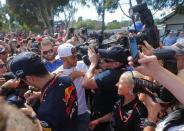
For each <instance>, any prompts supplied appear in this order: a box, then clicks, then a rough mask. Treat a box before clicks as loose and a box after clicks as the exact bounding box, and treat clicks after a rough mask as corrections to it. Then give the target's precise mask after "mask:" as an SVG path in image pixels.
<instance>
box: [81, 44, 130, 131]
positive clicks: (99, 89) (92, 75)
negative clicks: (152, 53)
mask: <svg viewBox="0 0 184 131" xmlns="http://www.w3.org/2000/svg"><path fill="white" fill-rule="evenodd" d="M98 53H99V56H98V55H97V54H96V52H95V50H94V49H93V48H89V50H88V56H89V60H90V62H91V64H90V66H89V69H88V71H87V72H86V74H85V76H84V80H83V87H84V88H85V89H93V90H95V95H94V105H93V111H92V119H93V120H94V119H97V118H99V117H102V116H104V115H105V114H108V113H110V112H112V111H113V106H114V104H115V102H116V101H117V100H118V99H119V96H118V94H117V88H116V87H115V85H116V83H117V82H118V79H119V77H120V75H121V74H122V73H123V72H124V71H125V70H126V69H125V68H126V65H127V64H128V63H127V57H128V55H129V51H128V50H127V49H125V48H123V47H121V46H114V47H111V48H109V49H99V50H98ZM97 64H99V66H100V68H101V69H102V71H101V72H100V73H98V74H96V66H97ZM108 128H109V123H108V122H107V123H101V124H99V125H98V126H96V128H95V129H94V130H95V131H102V130H107V129H108Z"/></svg>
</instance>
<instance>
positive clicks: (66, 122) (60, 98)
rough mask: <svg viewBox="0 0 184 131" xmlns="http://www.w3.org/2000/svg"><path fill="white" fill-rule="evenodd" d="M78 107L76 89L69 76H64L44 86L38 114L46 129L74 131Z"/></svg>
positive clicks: (49, 130) (50, 130)
mask: <svg viewBox="0 0 184 131" xmlns="http://www.w3.org/2000/svg"><path fill="white" fill-rule="evenodd" d="M77 109H78V108H77V93H76V89H75V87H74V85H73V83H72V81H71V79H70V78H69V77H67V76H62V77H55V78H54V79H53V80H51V81H50V82H49V83H48V84H47V86H46V87H44V88H43V90H42V97H41V103H40V107H39V109H38V113H37V114H38V118H39V120H40V121H41V125H42V127H43V129H44V130H46V131H47V130H48V131H74V130H75V129H76V125H75V123H76V117H77Z"/></svg>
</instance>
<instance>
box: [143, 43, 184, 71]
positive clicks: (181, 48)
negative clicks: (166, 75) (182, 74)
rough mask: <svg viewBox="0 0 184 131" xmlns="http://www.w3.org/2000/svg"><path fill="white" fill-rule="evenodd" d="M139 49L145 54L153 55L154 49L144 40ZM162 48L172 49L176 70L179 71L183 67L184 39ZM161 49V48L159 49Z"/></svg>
mask: <svg viewBox="0 0 184 131" xmlns="http://www.w3.org/2000/svg"><path fill="white" fill-rule="evenodd" d="M141 49H142V51H143V53H144V54H145V55H153V54H154V52H155V49H154V48H152V46H151V45H149V44H148V42H146V41H144V45H141ZM163 49H166V50H171V51H174V52H175V53H176V54H175V58H176V61H177V69H178V71H181V70H183V69H184V62H183V61H184V40H181V41H179V42H176V43H175V44H174V45H172V46H167V47H166V46H164V47H163ZM160 50H162V48H161V49H160Z"/></svg>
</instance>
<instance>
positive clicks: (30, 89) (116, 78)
mask: <svg viewBox="0 0 184 131" xmlns="http://www.w3.org/2000/svg"><path fill="white" fill-rule="evenodd" d="M129 33H130V34H128V35H129V36H131V32H129ZM169 34H170V33H169ZM171 34H172V32H171ZM180 34H181V35H180V37H179V38H178V40H177V39H176V40H175V39H174V38H173V39H172V40H173V41H172V40H169V39H168V38H165V39H164V41H163V42H164V46H161V47H160V48H159V49H154V48H153V47H152V46H151V45H150V44H149V43H148V42H147V41H143V42H142V44H141V45H139V46H140V47H139V48H140V49H141V50H140V54H139V60H138V63H139V65H137V66H135V64H134V61H133V58H132V57H131V53H130V49H129V46H128V44H127V41H126V40H128V37H127V34H125V32H121V33H117V34H115V35H114V36H113V37H109V39H107V40H106V39H105V40H103V38H104V36H102V34H101V33H99V34H96V35H88V32H87V29H85V28H81V29H80V30H79V32H78V33H76V30H75V28H70V29H69V30H68V31H67V32H66V33H65V34H63V33H62V35H60V34H59V33H58V34H55V35H54V36H51V35H49V34H48V33H44V34H42V35H36V34H29V35H28V36H23V35H22V36H21V35H19V36H16V35H15V34H14V33H7V34H6V35H5V36H4V37H3V38H1V40H0V95H1V96H2V98H1V99H2V100H1V101H0V107H1V108H0V117H1V119H0V123H1V124H0V130H3V131H12V130H17V131H25V130H28V131H37V130H38V131H182V130H184V113H183V112H184V106H183V104H184V95H183V93H184V39H183V38H182V37H183V36H182V35H183V32H181V33H180ZM171 41H172V44H171V43H170V42H171ZM165 50H169V51H171V52H174V56H173V57H174V60H175V62H174V64H175V65H176V66H175V67H174V66H172V67H171V65H170V64H167V66H164V65H165V61H167V62H168V61H169V60H170V59H169V58H168V57H169V55H167V60H165V59H161V60H160V59H159V60H158V56H157V55H156V54H157V53H158V51H161V52H162V51H165ZM156 52H157V53H156ZM172 60H173V59H172ZM169 67H171V68H172V69H171V68H169ZM173 68H176V69H173ZM173 70H174V71H173ZM3 99H4V100H3Z"/></svg>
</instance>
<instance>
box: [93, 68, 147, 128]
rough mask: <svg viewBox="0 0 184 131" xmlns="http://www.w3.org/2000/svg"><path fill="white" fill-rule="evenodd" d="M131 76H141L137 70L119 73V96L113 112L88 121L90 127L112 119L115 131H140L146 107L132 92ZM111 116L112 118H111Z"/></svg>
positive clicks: (132, 82) (132, 81)
mask: <svg viewBox="0 0 184 131" xmlns="http://www.w3.org/2000/svg"><path fill="white" fill-rule="evenodd" d="M133 77H136V78H143V75H141V74H140V73H138V72H135V71H133V72H125V73H123V74H122V75H121V77H120V79H119V82H118V83H117V84H116V85H117V87H118V94H119V95H120V96H121V100H120V102H118V104H117V107H116V109H115V110H114V112H113V114H112V113H109V114H107V115H105V116H103V117H101V118H98V119H96V120H94V121H92V122H91V123H90V125H91V126H92V127H94V126H96V125H97V124H99V123H103V122H104V121H110V120H112V119H113V121H114V122H113V125H114V128H115V131H142V130H143V124H144V119H145V118H147V109H146V107H145V106H144V105H143V103H142V102H140V101H139V99H138V97H137V96H136V95H134V94H133V88H134V86H135V85H134V80H133ZM111 117H113V118H111Z"/></svg>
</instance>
